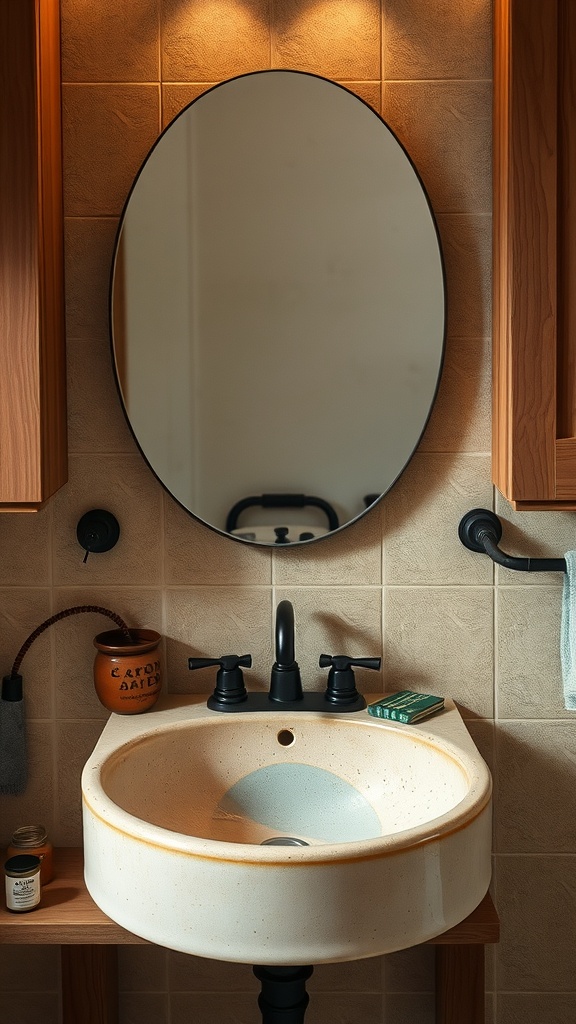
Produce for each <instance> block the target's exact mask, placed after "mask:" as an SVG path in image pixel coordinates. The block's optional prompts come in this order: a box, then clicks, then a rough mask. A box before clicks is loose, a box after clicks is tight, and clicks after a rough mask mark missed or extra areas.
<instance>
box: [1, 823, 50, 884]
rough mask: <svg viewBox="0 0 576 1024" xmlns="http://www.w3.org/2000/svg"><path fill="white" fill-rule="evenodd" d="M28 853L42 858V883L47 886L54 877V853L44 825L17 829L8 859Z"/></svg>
mask: <svg viewBox="0 0 576 1024" xmlns="http://www.w3.org/2000/svg"><path fill="white" fill-rule="evenodd" d="M23 853H27V854H30V855H32V856H34V857H39V858H40V881H41V883H42V885H46V884H47V882H50V881H51V880H52V878H53V877H54V851H53V847H52V843H51V842H50V840H49V839H48V833H47V831H46V829H45V827H44V825H23V826H22V828H17V829H16V831H15V832H14V835H13V836H12V841H11V843H10V845H9V847H8V850H7V856H8V857H16V856H18V854H23Z"/></svg>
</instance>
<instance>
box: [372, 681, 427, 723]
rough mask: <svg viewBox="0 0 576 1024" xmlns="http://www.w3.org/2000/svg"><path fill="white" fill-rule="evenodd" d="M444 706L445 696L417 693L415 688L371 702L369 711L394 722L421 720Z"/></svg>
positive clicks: (377, 716)
mask: <svg viewBox="0 0 576 1024" xmlns="http://www.w3.org/2000/svg"><path fill="white" fill-rule="evenodd" d="M443 707H444V698H443V697H435V696H433V694H431V693H416V692H415V691H414V690H399V691H398V693H391V694H389V695H388V696H387V697H383V698H382V699H381V700H377V701H375V702H374V703H373V704H369V705H368V708H367V711H368V714H369V715H374V717H375V718H388V719H390V720H391V721H393V722H403V723H404V725H409V724H410V722H419V721H421V719H423V718H427V717H428V715H433V714H434V712H435V711H441V710H442V708H443Z"/></svg>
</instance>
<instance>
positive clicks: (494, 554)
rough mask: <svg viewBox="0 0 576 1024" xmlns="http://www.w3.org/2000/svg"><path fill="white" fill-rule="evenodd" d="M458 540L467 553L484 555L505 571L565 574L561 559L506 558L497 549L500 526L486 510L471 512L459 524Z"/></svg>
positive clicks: (563, 561)
mask: <svg viewBox="0 0 576 1024" xmlns="http://www.w3.org/2000/svg"><path fill="white" fill-rule="evenodd" d="M458 536H459V538H460V541H461V543H462V544H463V545H464V547H465V548H468V550H469V551H479V552H481V553H485V554H487V555H488V556H489V557H490V558H491V559H492V561H493V562H497V563H498V565H503V566H504V567H505V568H506V569H515V570H516V571H519V572H566V560H565V559H564V558H519V557H517V556H516V555H508V554H506V552H505V551H502V549H501V548H499V547H498V545H499V543H500V540H501V538H502V523H501V522H500V520H499V518H498V516H497V515H496V514H495V513H494V512H491V511H490V510H489V509H486V508H473V509H472V510H471V511H470V512H467V513H466V515H465V516H463V518H462V519H461V520H460V524H459V526H458Z"/></svg>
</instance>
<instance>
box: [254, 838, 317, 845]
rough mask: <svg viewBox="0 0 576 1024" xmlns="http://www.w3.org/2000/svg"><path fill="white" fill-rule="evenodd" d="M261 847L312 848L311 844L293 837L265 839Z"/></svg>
mask: <svg viewBox="0 0 576 1024" xmlns="http://www.w3.org/2000/svg"><path fill="white" fill-rule="evenodd" d="M260 846H310V843H305V842H304V840H303V839H294V838H293V837H292V836H273V837H272V839H264V841H263V842H262V843H260Z"/></svg>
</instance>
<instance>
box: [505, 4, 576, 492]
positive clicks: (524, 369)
mask: <svg viewBox="0 0 576 1024" xmlns="http://www.w3.org/2000/svg"><path fill="white" fill-rule="evenodd" d="M494 27H495V40H494V41H495V47H494V235H493V239H494V311H493V316H494V320H493V327H494V330H493V334H494V381H493V383H494V405H493V479H494V483H495V484H496V485H497V486H498V488H499V489H500V490H501V491H502V493H503V494H504V495H505V496H506V497H507V498H508V499H509V500H510V501H511V502H512V504H513V505H514V507H515V508H517V509H519V510H523V509H526V510H528V509H559V508H565V509H576V3H574V0H495V6H494Z"/></svg>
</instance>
